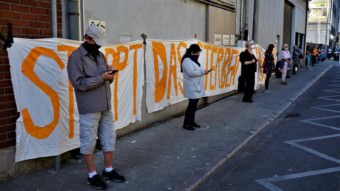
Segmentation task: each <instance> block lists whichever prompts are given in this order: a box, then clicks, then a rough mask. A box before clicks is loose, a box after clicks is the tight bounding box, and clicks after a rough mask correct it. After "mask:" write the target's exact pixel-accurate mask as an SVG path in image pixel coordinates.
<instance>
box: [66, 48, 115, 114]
mask: <svg viewBox="0 0 340 191" xmlns="http://www.w3.org/2000/svg"><path fill="white" fill-rule="evenodd" d="M107 68H108V64H107V62H106V59H105V57H104V55H103V53H101V52H100V53H99V55H97V58H96V59H95V58H94V57H93V56H92V55H91V54H89V53H88V52H87V50H86V49H85V48H84V47H83V46H82V45H81V46H80V47H79V48H78V49H77V50H75V51H74V52H73V53H72V54H71V56H70V58H69V61H68V64H67V72H68V77H69V79H70V81H71V83H72V85H73V87H74V90H75V93H76V98H77V105H78V111H79V113H80V114H85V113H96V112H102V111H106V110H110V109H111V90H110V81H104V79H103V78H102V77H101V75H102V74H103V73H105V72H106V71H107Z"/></svg>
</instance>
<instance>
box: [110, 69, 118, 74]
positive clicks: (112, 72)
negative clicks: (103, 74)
mask: <svg viewBox="0 0 340 191" xmlns="http://www.w3.org/2000/svg"><path fill="white" fill-rule="evenodd" d="M117 72H119V70H112V71H111V74H115V73H117Z"/></svg>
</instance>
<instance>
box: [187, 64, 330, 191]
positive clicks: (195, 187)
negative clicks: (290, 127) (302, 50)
mask: <svg viewBox="0 0 340 191" xmlns="http://www.w3.org/2000/svg"><path fill="white" fill-rule="evenodd" d="M332 67H333V65H329V66H328V68H326V69H325V70H324V71H323V72H321V73H320V74H319V75H318V76H316V77H315V78H314V80H312V82H310V83H309V84H308V85H307V86H306V87H304V88H303V89H301V90H300V91H299V92H298V93H297V94H296V96H294V97H293V98H292V99H290V100H289V102H288V103H287V104H286V105H285V106H284V107H283V108H282V109H281V110H280V111H279V112H277V113H276V114H275V115H274V117H272V118H271V119H269V120H267V121H266V122H265V123H264V124H263V125H262V126H261V127H260V128H258V129H257V130H256V131H255V132H254V134H252V135H251V136H249V137H248V138H247V139H246V140H244V141H243V142H242V143H241V144H240V145H239V146H237V147H236V148H235V149H233V150H232V151H231V152H230V153H229V154H228V155H227V156H226V157H225V158H223V159H222V160H220V162H218V163H217V164H216V165H215V166H214V167H213V168H212V169H210V170H209V171H208V172H207V173H205V175H204V176H202V177H201V178H200V179H198V180H197V181H196V182H195V183H194V184H192V185H191V186H190V187H189V188H187V189H186V190H188V191H194V190H196V189H198V188H199V186H200V185H201V184H203V183H204V182H205V181H206V180H207V179H208V178H209V177H210V176H212V175H213V174H214V173H215V172H216V171H217V170H218V169H220V168H221V167H222V166H223V165H224V164H225V163H227V162H228V161H229V159H230V158H232V157H233V156H234V155H235V154H236V153H238V152H239V151H240V150H241V149H242V148H243V147H245V146H246V145H247V144H248V143H249V142H250V141H251V140H252V139H253V138H254V137H255V136H256V135H257V134H258V133H260V132H261V131H262V130H263V129H264V128H265V127H267V125H268V124H270V123H271V122H272V121H274V120H275V119H277V118H278V117H279V116H280V115H281V114H282V113H283V112H284V111H285V110H286V109H287V108H288V107H289V106H290V105H291V104H292V103H293V102H294V101H295V100H296V99H297V98H298V97H299V96H301V95H302V94H303V93H304V92H305V91H307V90H308V89H309V88H310V87H311V86H312V85H313V84H314V83H315V82H317V81H318V80H319V79H320V78H321V77H322V76H323V75H324V74H325V73H326V72H328V71H329V70H330V69H331V68H332Z"/></svg>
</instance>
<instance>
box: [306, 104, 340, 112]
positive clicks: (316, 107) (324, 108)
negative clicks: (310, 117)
mask: <svg viewBox="0 0 340 191" xmlns="http://www.w3.org/2000/svg"><path fill="white" fill-rule="evenodd" d="M339 105H340V103H337V104H327V105H318V106H314V107H312V108H313V109H317V110H321V111H329V112H334V113H340V110H334V109H327V108H328V107H334V106H339Z"/></svg>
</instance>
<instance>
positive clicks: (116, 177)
mask: <svg viewBox="0 0 340 191" xmlns="http://www.w3.org/2000/svg"><path fill="white" fill-rule="evenodd" d="M103 177H104V178H105V179H107V180H111V181H114V182H125V177H124V176H122V175H120V174H118V173H117V172H116V170H112V171H111V172H106V171H105V169H104V170H103Z"/></svg>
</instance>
